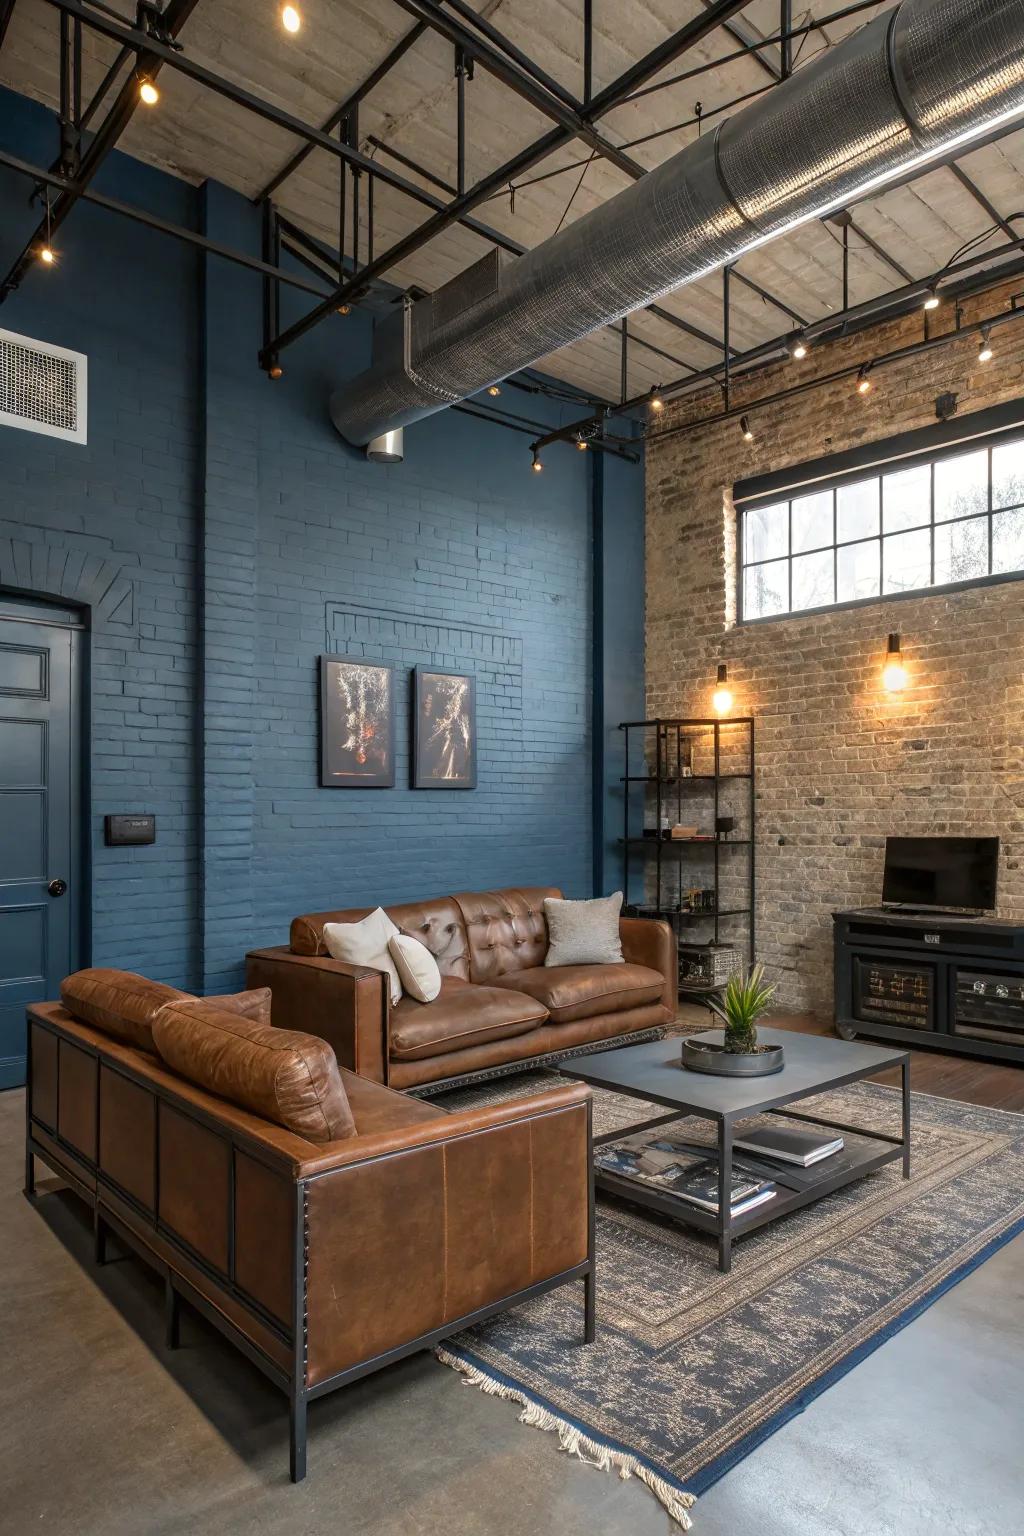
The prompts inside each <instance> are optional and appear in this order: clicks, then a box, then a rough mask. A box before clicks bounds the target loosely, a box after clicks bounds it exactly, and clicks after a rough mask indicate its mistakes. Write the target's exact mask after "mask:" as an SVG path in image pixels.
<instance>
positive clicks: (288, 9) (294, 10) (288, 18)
mask: <svg viewBox="0 0 1024 1536" xmlns="http://www.w3.org/2000/svg"><path fill="white" fill-rule="evenodd" d="M281 25H282V27H284V29H285V31H286V32H291V33H293V34H294V33H296V32H298V30H299V28H300V27H301V26H302V16H301V15H300V14H299V9H298V7H297V6H294V5H282V7H281Z"/></svg>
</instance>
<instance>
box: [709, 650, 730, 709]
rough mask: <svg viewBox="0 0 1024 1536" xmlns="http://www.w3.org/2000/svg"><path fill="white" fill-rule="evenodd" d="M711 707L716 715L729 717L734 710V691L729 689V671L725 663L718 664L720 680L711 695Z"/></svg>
mask: <svg viewBox="0 0 1024 1536" xmlns="http://www.w3.org/2000/svg"><path fill="white" fill-rule="evenodd" d="M711 706H712V708H713V709H714V711H715V714H716V715H727V714H728V713H729V711H730V709H732V689H731V688H730V687H729V669H728V667H727V666H726V664H725V662H724V661H720V662H719V663H718V680H717V686H716V688H715V691H714V693H713V694H712V695H711Z"/></svg>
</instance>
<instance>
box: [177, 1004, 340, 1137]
mask: <svg viewBox="0 0 1024 1536" xmlns="http://www.w3.org/2000/svg"><path fill="white" fill-rule="evenodd" d="M153 1040H154V1043H155V1045H156V1049H157V1052H158V1053H159V1055H160V1058H161V1060H163V1061H164V1062H166V1064H167V1066H169V1067H170V1069H171V1071H172V1072H177V1073H178V1074H179V1076H181V1077H184V1078H187V1079H188V1081H189V1082H191V1083H196V1084H197V1085H198V1086H199V1087H200V1088H205V1089H206V1090H207V1091H208V1092H209V1093H216V1094H219V1095H220V1097H221V1098H222V1099H227V1100H229V1102H230V1103H232V1104H237V1105H239V1106H240V1107H241V1108H242V1109H247V1110H249V1112H250V1113H251V1114H255V1115H261V1116H262V1117H263V1119H264V1120H270V1121H272V1122H273V1123H274V1124H275V1125H283V1126H284V1127H285V1129H286V1130H289V1131H292V1132H293V1133H294V1134H295V1135H296V1136H304V1137H305V1138H306V1140H307V1141H318V1142H322V1141H341V1140H343V1139H344V1138H346V1137H348V1136H354V1135H355V1131H356V1128H355V1122H354V1120H353V1118H352V1111H351V1109H350V1108H349V1102H348V1096H347V1094H346V1093H345V1088H344V1085H343V1084H342V1081H341V1074H340V1073H339V1071H338V1063H337V1061H336V1059H335V1056H334V1052H333V1051H332V1050H331V1047H330V1046H329V1045H328V1044H327V1041H326V1040H321V1039H320V1038H319V1037H318V1036H316V1035H304V1034H300V1033H299V1032H298V1031H297V1030H291V1029H274V1028H273V1027H272V1026H271V1025H269V1024H260V1023H258V1022H257V1021H256V1020H254V1019H247V1018H244V1017H243V1016H242V1015H241V1014H238V1013H228V1012H227V1011H226V1010H224V1009H222V1008H218V1007H216V1006H214V1004H213V1003H212V1002H210V1001H200V1000H198V999H197V1000H195V1001H193V1002H192V1003H191V1004H187V1005H185V1006H184V1007H179V1006H178V1005H177V1004H176V1003H168V1004H167V1006H166V1007H164V1008H161V1010H160V1012H159V1014H158V1015H157V1017H156V1019H155V1020H154V1022H153Z"/></svg>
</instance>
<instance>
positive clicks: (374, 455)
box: [366, 427, 405, 464]
mask: <svg viewBox="0 0 1024 1536" xmlns="http://www.w3.org/2000/svg"><path fill="white" fill-rule="evenodd" d="M366 457H367V458H368V459H369V460H370V463H371V464H401V462H402V460H403V459H404V458H405V433H404V431H403V429H402V428H401V427H395V428H393V429H392V431H390V432H382V433H381V434H380V436H379V437H375V438H373V439H371V441H370V442H368V443H367V445H366Z"/></svg>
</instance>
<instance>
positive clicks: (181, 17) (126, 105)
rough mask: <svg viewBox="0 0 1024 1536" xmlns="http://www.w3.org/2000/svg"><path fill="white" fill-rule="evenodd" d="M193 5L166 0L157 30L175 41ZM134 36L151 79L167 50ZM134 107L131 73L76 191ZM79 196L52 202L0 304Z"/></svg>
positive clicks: (0, 293)
mask: <svg viewBox="0 0 1024 1536" xmlns="http://www.w3.org/2000/svg"><path fill="white" fill-rule="evenodd" d="M196 4H197V0H168V5H167V9H166V10H165V11H164V13H163V15H162V17H161V26H162V28H163V30H164V32H165V34H166V35H167V36H168V37H170V38H176V37H177V36H178V33H179V32H180V31H181V29H182V27H183V26H184V25H185V23H186V21H188V18H189V17H190V16H191V14H192V12H193V11H194V10H195V8H196ZM65 14H66V15H71V16H77V18H78V20H79V21H88V22H89V23H90V24H92V21H93V16H92V13H91V12H89V11H86V10H85V9H84V7H81V6H75V7H74V9H73V10H72V9H70V8H68V10H67V12H66V13H65ZM65 25H66V21H65ZM137 36H138V38H139V40H140V46H139V50H138V66H137V68H138V71H139V73H142V74H146V75H149V76H150V78H153V77H154V76H156V75H157V74H159V72H160V68H161V65H162V64H163V62H164V59H163V58H162V57H161V54H162V53H163V52H165V51H166V52H171V50H170V49H167V50H164V49H163V47H162V45H161V47H160V50H159V51H157V49H156V45H154V44H153V43H152V40H151V39H150V38H148V37H147V35H146V34H145V33H144V32H139V33H137ZM138 103H139V93H138V89H137V86H136V80H135V73H134V72H133V73H132V74H130V75H129V76H128V79H127V80H126V81H125V82H124V84H123V85H122V87H121V89H120V91H119V92H118V95H117V99H116V101H115V102H114V105H113V106H112V107H111V109H110V111H109V112H108V113H107V116H106V117H105V118H104V119H103V122H102V123H101V124H100V126H99V128H97V130H96V133H95V134H94V136H93V138H92V140H91V141H90V143H89V145H88V147H87V148H86V150H85V151H84V153H83V154H82V155H81V158H80V160H79V162H78V164H77V165H76V168H75V169H76V176H75V182H76V186H77V187H79V188H80V187H87V186H88V185H89V183H90V182H91V181H92V179H93V177H94V176H95V175H96V172H97V171H98V170H99V168H100V166H101V165H102V164H103V162H104V160H105V159H106V158H107V156H108V155H109V154H110V151H111V150H112V149H113V148H114V146H115V145H116V144H117V141H118V139H119V138H120V137H121V135H122V133H123V132H124V130H125V129H126V128H127V126H128V124H129V122H130V121H131V119H132V117H133V115H134V113H135V109H136V107H137V106H138ZM79 196H80V192H79V191H75V192H62V193H61V195H60V196H59V197H58V198H57V199H56V200H55V202H54V204H53V206H52V207H51V208H50V209H49V212H48V216H47V218H45V219H44V220H42V221H41V222H40V224H39V225H38V226H37V228H36V231H35V233H34V234H33V236H32V238H31V239H30V240H29V242H28V244H27V245H26V246H25V248H24V250H23V251H22V253H21V255H20V256H19V257H18V259H17V260H16V261H15V263H14V265H13V266H12V267H11V268H10V270H9V272H8V273H7V276H6V277H5V278H4V280H3V283H0V304H2V303H3V301H4V299H6V298H7V296H8V294H10V293H11V292H13V290H14V289H15V288H17V286H18V284H19V283H20V282H21V280H22V278H23V277H24V276H25V273H26V272H27V271H28V269H29V267H30V266H31V265H32V262H33V261H34V259H35V252H36V250H37V248H38V246H39V243H40V241H41V240H44V239H47V238H50V239H52V237H53V234H54V232H55V231H56V230H58V229H59V228H60V226H61V225H62V224H63V223H64V220H65V219H66V218H67V216H68V214H69V213H70V212H71V210H72V208H74V206H75V203H76V202H77V201H78V198H79Z"/></svg>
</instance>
